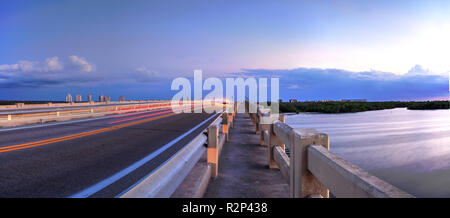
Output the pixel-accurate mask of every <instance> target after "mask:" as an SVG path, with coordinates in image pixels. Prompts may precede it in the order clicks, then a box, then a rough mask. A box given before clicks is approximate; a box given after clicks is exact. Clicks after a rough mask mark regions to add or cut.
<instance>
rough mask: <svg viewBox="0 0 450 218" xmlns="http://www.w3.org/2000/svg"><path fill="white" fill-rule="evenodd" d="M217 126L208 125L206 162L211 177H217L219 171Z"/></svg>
mask: <svg viewBox="0 0 450 218" xmlns="http://www.w3.org/2000/svg"><path fill="white" fill-rule="evenodd" d="M218 145H219V126H217V125H212V126H209V127H208V149H207V158H206V159H207V162H208V164H210V166H211V177H213V178H215V177H217V175H218V173H219V168H218V164H219V148H218V147H219V146H218Z"/></svg>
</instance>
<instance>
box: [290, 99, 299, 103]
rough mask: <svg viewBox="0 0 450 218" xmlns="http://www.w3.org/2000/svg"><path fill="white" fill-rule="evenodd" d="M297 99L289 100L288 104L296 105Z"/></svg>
mask: <svg viewBox="0 0 450 218" xmlns="http://www.w3.org/2000/svg"><path fill="white" fill-rule="evenodd" d="M297 102H298V101H297V99H289V103H297Z"/></svg>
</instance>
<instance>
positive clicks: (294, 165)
mask: <svg viewBox="0 0 450 218" xmlns="http://www.w3.org/2000/svg"><path fill="white" fill-rule="evenodd" d="M248 104H252V103H248ZM272 116H273V115H271V114H270V111H267V110H266V109H264V108H259V107H258V111H257V112H256V113H250V117H251V119H252V120H253V122H254V123H255V125H256V126H257V127H256V131H255V132H257V133H259V134H261V145H266V146H267V148H268V149H267V150H268V152H267V158H268V165H269V167H270V168H272V169H273V168H277V169H279V170H280V171H281V174H282V176H283V177H284V179H285V180H286V182H287V183H288V184H289V192H290V196H291V197H318V196H320V197H329V192H330V191H331V192H332V193H333V195H334V196H336V197H376V198H379V197H383V198H411V197H414V196H412V195H410V194H408V193H406V192H404V191H402V190H400V189H398V188H397V187H395V186H393V185H391V184H389V183H387V182H385V181H383V180H381V179H379V178H377V177H376V176H374V175H371V174H370V173H368V172H366V171H364V170H362V169H361V168H359V167H357V166H355V165H353V164H351V163H349V162H348V161H346V160H344V159H342V158H340V157H338V156H337V155H335V154H333V153H331V152H330V151H329V146H330V145H329V137H328V135H327V134H325V133H321V132H319V131H317V130H314V129H293V128H292V127H290V126H289V125H287V124H285V123H284V118H283V117H282V116H278V115H276V116H273V117H272ZM285 146H286V147H287V148H288V150H289V151H290V155H289V156H288V155H287V154H286V153H285V151H286V149H285Z"/></svg>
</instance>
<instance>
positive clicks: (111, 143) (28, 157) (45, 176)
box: [0, 109, 218, 198]
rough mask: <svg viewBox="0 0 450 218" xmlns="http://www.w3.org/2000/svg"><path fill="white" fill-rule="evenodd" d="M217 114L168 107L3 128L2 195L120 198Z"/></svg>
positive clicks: (0, 133)
mask: <svg viewBox="0 0 450 218" xmlns="http://www.w3.org/2000/svg"><path fill="white" fill-rule="evenodd" d="M217 116H218V115H214V114H206V113H181V114H175V113H173V112H172V110H167V109H164V110H157V111H150V112H138V113H130V114H123V115H116V116H108V117H102V118H93V119H87V120H80V121H68V122H63V123H54V124H44V125H40V126H31V127H18V128H10V129H0V197H100V198H101V197H118V196H120V195H121V193H122V192H123V191H124V190H127V189H128V188H129V187H132V186H133V185H134V184H136V182H138V181H139V180H140V179H141V178H143V177H144V176H146V175H148V174H149V173H151V172H152V170H154V169H156V168H158V167H159V166H160V165H161V164H162V163H164V161H166V160H167V159H168V158H170V157H171V156H172V155H174V154H175V153H176V152H177V151H178V150H179V149H180V148H182V147H183V146H184V145H185V144H186V143H187V142H189V141H190V140H192V139H193V138H194V137H195V136H196V135H198V134H200V133H201V131H202V130H203V129H205V128H206V127H207V125H209V123H211V122H212V121H213V120H214V118H215V117H217ZM195 127H198V128H195ZM188 133H189V134H188ZM183 134H184V135H186V136H185V137H180V136H182V135H183ZM177 138H181V139H180V140H178V139H177ZM167 145H170V146H169V147H168V148H167V149H165V150H164V149H163V148H165V147H167ZM148 157H151V158H150V159H151V160H149V161H148V162H145V163H144V164H141V165H137V162H138V161H139V160H142V159H144V158H147V159H148ZM130 166H133V167H134V168H133V170H132V171H130V172H125V173H124V169H127V168H129V167H130Z"/></svg>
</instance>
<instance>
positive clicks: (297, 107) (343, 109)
mask: <svg viewBox="0 0 450 218" xmlns="http://www.w3.org/2000/svg"><path fill="white" fill-rule="evenodd" d="M405 107H406V108H408V109H410V110H432V109H449V101H423V102H413V101H410V102H402V101H384V102H338V101H336V102H296V103H289V102H280V111H281V112H283V113H289V112H294V113H299V112H318V113H352V112H362V111H373V110H383V109H393V108H405Z"/></svg>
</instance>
